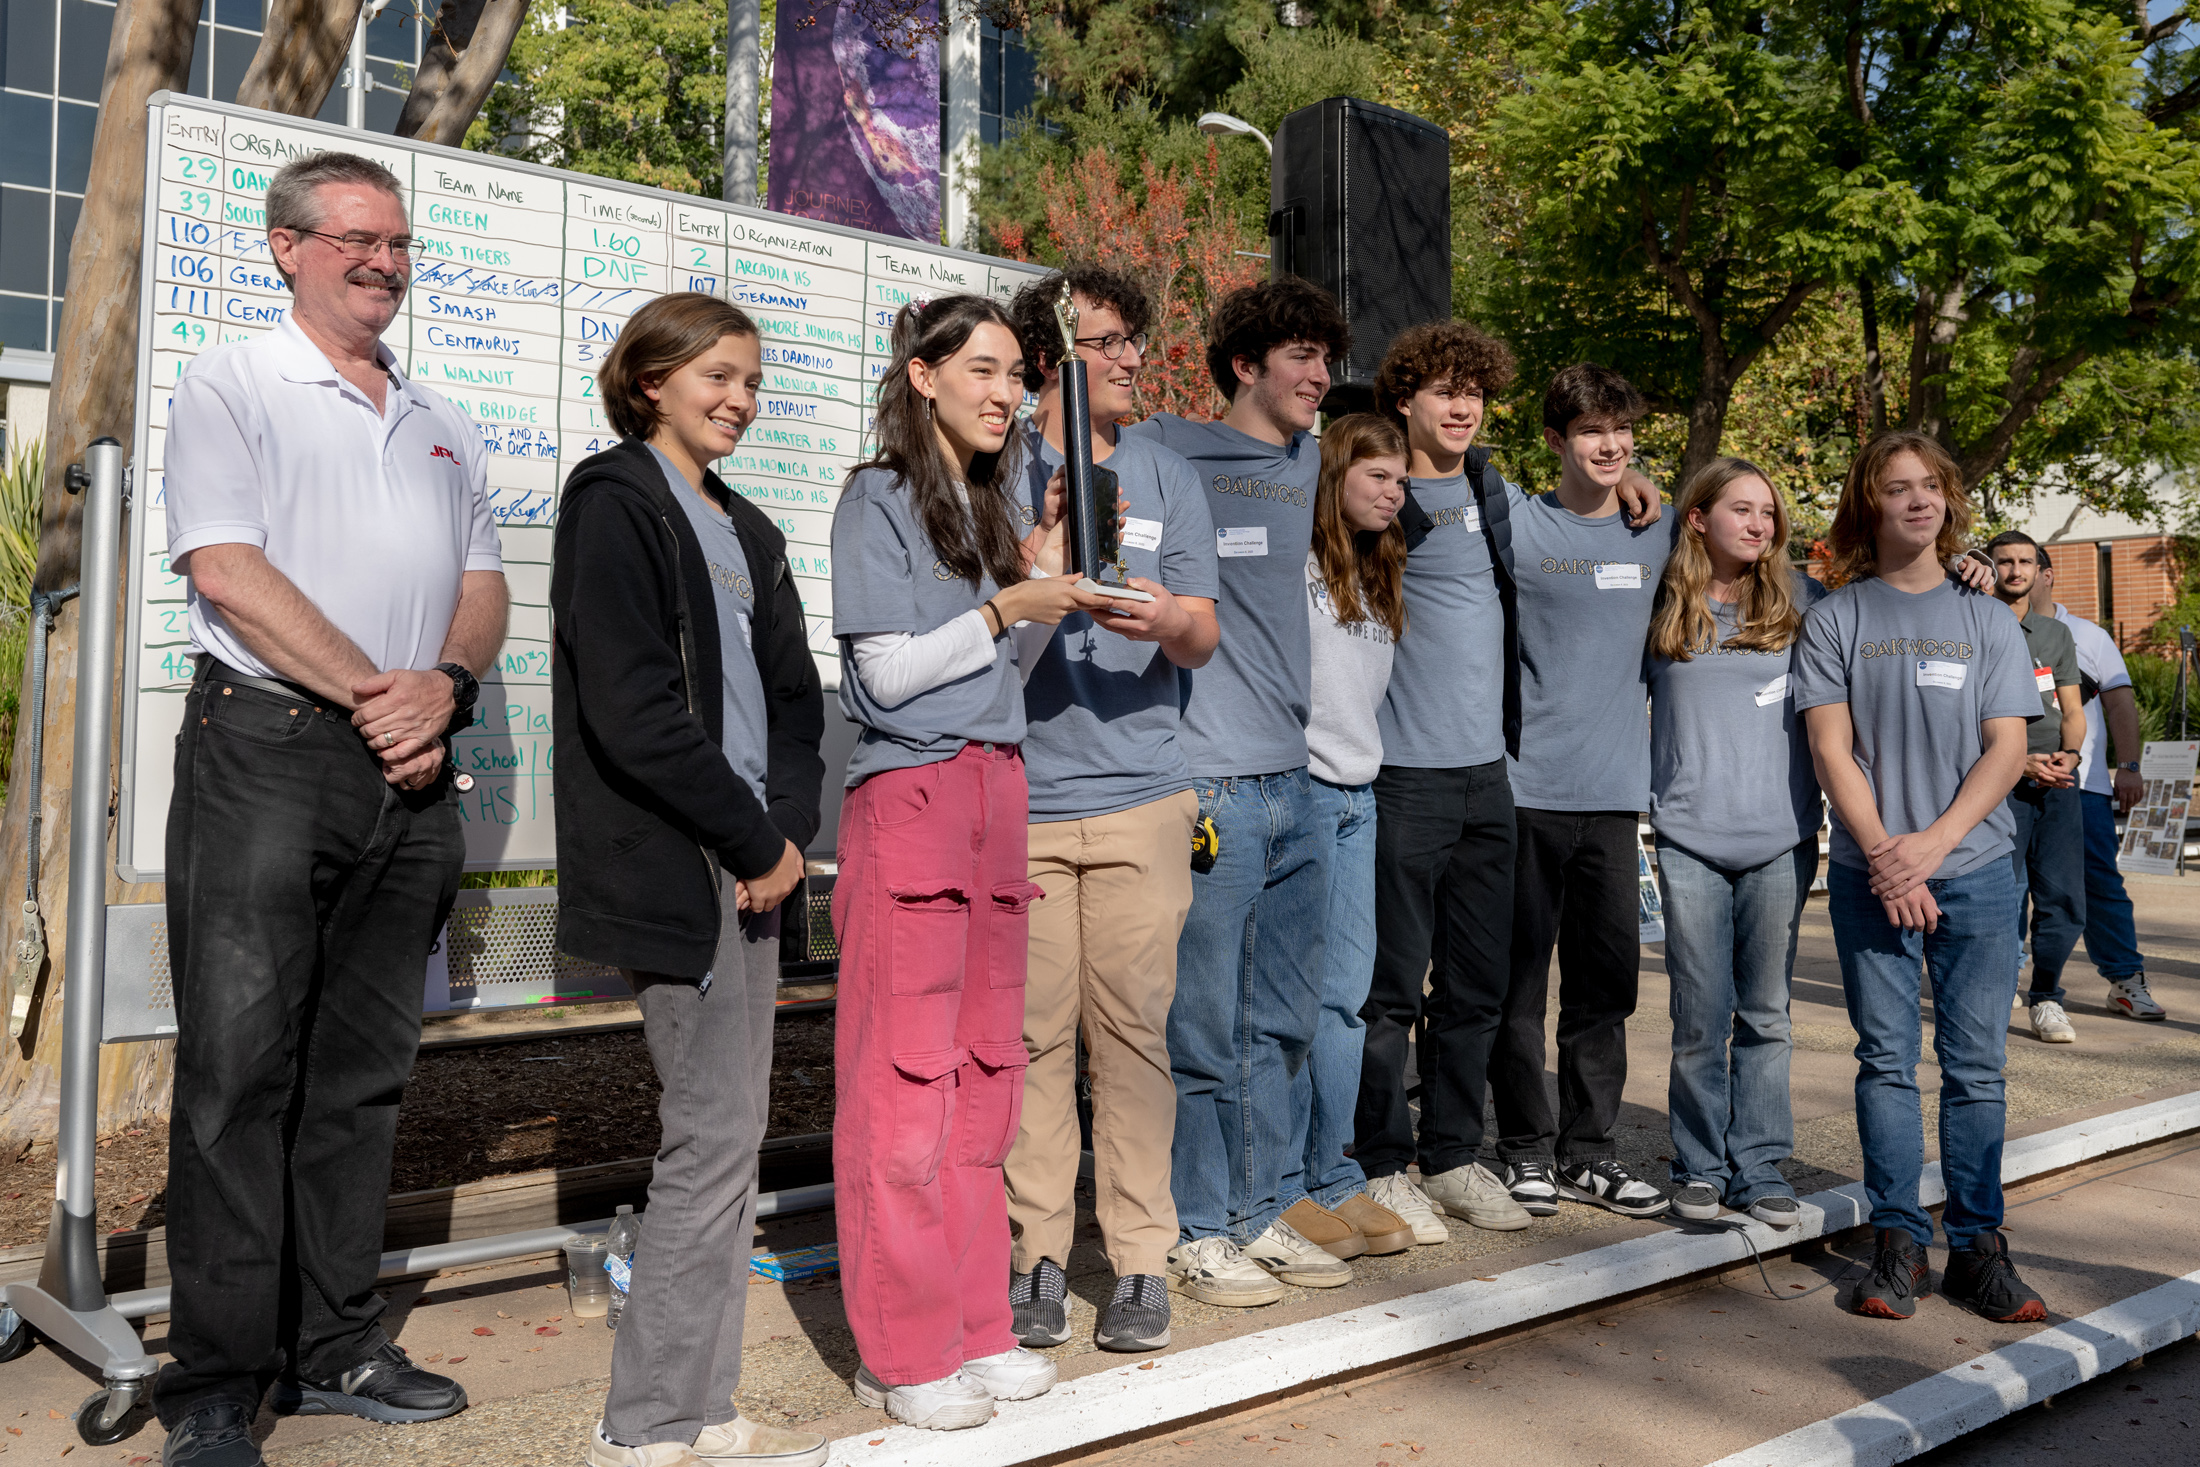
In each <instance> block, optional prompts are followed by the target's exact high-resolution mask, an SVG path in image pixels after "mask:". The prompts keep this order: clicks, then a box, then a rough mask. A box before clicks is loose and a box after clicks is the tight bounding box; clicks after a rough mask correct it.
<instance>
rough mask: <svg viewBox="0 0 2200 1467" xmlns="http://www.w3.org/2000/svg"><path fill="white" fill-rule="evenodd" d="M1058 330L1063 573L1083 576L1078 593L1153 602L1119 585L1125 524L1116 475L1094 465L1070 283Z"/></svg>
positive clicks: (1057, 308) (1059, 306)
mask: <svg viewBox="0 0 2200 1467" xmlns="http://www.w3.org/2000/svg"><path fill="white" fill-rule="evenodd" d="M1054 318H1055V320H1056V321H1057V322H1059V323H1060V324H1061V328H1062V425H1063V433H1062V453H1063V457H1064V459H1065V460H1066V462H1065V463H1064V465H1063V467H1064V469H1065V470H1066V472H1067V476H1068V480H1069V484H1068V504H1067V506H1066V507H1067V511H1068V519H1069V527H1068V528H1069V534H1068V545H1067V547H1066V548H1067V550H1068V563H1067V565H1066V566H1065V567H1064V569H1065V570H1066V571H1067V572H1068V573H1069V574H1071V575H1079V576H1082V577H1084V579H1083V580H1081V581H1079V582H1078V583H1077V589H1078V590H1080V591H1091V592H1096V593H1098V594H1099V595H1102V596H1110V597H1114V598H1115V599H1117V600H1119V601H1151V600H1153V597H1152V596H1151V595H1150V594H1148V593H1147V592H1145V591H1141V590H1138V589H1136V588H1135V587H1132V586H1128V585H1125V584H1123V583H1124V582H1125V581H1127V580H1128V579H1129V578H1130V577H1129V574H1128V572H1127V571H1125V569H1124V567H1123V539H1122V536H1123V521H1122V512H1121V511H1120V510H1119V509H1118V508H1117V505H1116V500H1117V485H1116V479H1115V475H1114V474H1113V473H1111V472H1109V471H1108V470H1107V469H1105V468H1102V467H1100V466H1099V465H1097V464H1095V463H1094V462H1093V461H1092V432H1091V427H1090V424H1091V422H1092V416H1091V413H1092V399H1091V397H1090V396H1089V388H1088V386H1087V383H1086V380H1085V359H1084V358H1083V357H1081V356H1079V355H1078V354H1077V306H1076V304H1075V303H1074V302H1072V301H1071V299H1070V294H1069V284H1068V282H1067V281H1064V282H1063V284H1062V294H1061V298H1060V299H1059V300H1057V301H1056V302H1055V303H1054Z"/></svg>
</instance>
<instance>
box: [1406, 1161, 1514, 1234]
mask: <svg viewBox="0 0 2200 1467" xmlns="http://www.w3.org/2000/svg"><path fill="white" fill-rule="evenodd" d="M1425 1185H1426V1186H1427V1188H1428V1196H1429V1200H1430V1201H1431V1202H1434V1203H1435V1204H1436V1205H1437V1206H1439V1207H1441V1208H1443V1209H1444V1211H1446V1212H1448V1213H1450V1214H1451V1215H1452V1216H1453V1217H1463V1218H1465V1219H1466V1220H1467V1221H1468V1222H1469V1223H1471V1224H1473V1225H1474V1226H1475V1227H1478V1228H1488V1229H1490V1230H1491V1231H1492V1232H1499V1233H1512V1232H1518V1231H1519V1230H1520V1229H1522V1228H1524V1227H1526V1226H1527V1225H1528V1224H1529V1223H1530V1222H1532V1221H1534V1219H1532V1218H1530V1217H1529V1216H1528V1209H1526V1208H1525V1207H1522V1206H1521V1205H1520V1204H1519V1203H1518V1202H1516V1201H1514V1200H1513V1195H1512V1193H1511V1192H1510V1191H1509V1190H1507V1188H1506V1186H1505V1184H1504V1183H1503V1182H1500V1181H1499V1180H1497V1173H1495V1172H1493V1171H1491V1170H1490V1169H1489V1168H1488V1167H1486V1166H1484V1165H1482V1163H1480V1162H1478V1161H1470V1162H1468V1163H1467V1164H1466V1165H1465V1166H1455V1167H1453V1168H1452V1169H1451V1170H1450V1171H1448V1172H1438V1173H1437V1174H1436V1175H1435V1176H1433V1177H1430V1178H1429V1179H1428V1181H1427V1183H1426V1184H1425Z"/></svg>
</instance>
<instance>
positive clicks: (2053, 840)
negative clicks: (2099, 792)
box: [2008, 779, 2085, 1003]
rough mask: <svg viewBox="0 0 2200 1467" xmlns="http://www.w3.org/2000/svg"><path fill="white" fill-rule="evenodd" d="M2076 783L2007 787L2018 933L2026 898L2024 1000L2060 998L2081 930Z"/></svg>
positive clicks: (2081, 810) (2081, 823) (2081, 819)
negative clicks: (2028, 975)
mask: <svg viewBox="0 0 2200 1467" xmlns="http://www.w3.org/2000/svg"><path fill="white" fill-rule="evenodd" d="M2082 798H2083V797H2082V796H2081V795H2080V794H2079V793H2078V791H2077V790H2075V789H2044V788H2042V787H2041V786H2039V785H2036V784H2034V783H2032V781H2031V780H2029V779H2020V780H2018V781H2017V787H2016V788H2015V789H2013V790H2011V791H2010V792H2009V799H2008V805H2009V813H2010V814H2012V815H2014V816H2015V817H2016V818H2017V839H2016V845H2015V846H2014V848H2013V849H2012V850H2011V851H2010V855H2009V867H2010V871H2011V873H2012V874H2013V875H2014V876H2015V877H2016V882H2017V890H2018V892H2019V893H2021V895H2020V896H2019V897H2018V907H2017V912H2018V916H2017V935H2018V936H2019V937H2020V938H2021V937H2024V936H2026V935H2027V934H2026V932H2025V926H2026V921H2025V917H2024V902H2025V900H2026V899H2027V898H2029V899H2030V902H2031V922H2030V926H2031V932H2030V934H2029V935H2030V937H2031V939H2032V985H2031V989H2030V991H2029V992H2028V993H2027V994H2026V995H2025V999H2026V1001H2027V1002H2028V1003H2045V1002H2047V1001H2048V1000H2050V999H2052V1000H2053V1001H2055V1002H2056V1003H2061V1002H2062V1000H2063V986H2062V972H2063V965H2064V964H2065V963H2067V962H2069V961H2070V954H2071V952H2072V951H2073V950H2075V949H2076V948H2077V946H2078V939H2079V938H2080V937H2082V936H2083V935H2084V934H2085V806H2084V805H2083V804H2081V803H2080V801H2081V800H2082Z"/></svg>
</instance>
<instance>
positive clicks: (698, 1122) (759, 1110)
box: [603, 876, 779, 1447]
mask: <svg viewBox="0 0 2200 1467" xmlns="http://www.w3.org/2000/svg"><path fill="white" fill-rule="evenodd" d="M720 899H721V900H722V901H723V903H724V904H725V913H726V924H725V927H724V929H723V931H721V932H720V934H719V938H718V956H717V959H716V961H715V962H714V963H713V964H712V966H711V983H710V988H709V991H708V992H698V991H697V989H698V987H699V985H698V984H697V983H696V981H695V980H694V979H692V978H669V977H666V976H664V975H663V974H658V973H637V972H629V973H628V974H627V975H626V976H627V981H628V983H630V984H632V985H633V988H634V993H635V997H636V1000H637V1001H638V1002H639V1003H640V1005H641V1010H642V1036H643V1038H644V1039H646V1040H647V1041H648V1043H649V1058H650V1061H651V1063H652V1064H654V1065H655V1066H656V1069H657V1079H658V1080H659V1082H660V1083H662V1084H663V1086H664V1098H663V1099H662V1100H661V1101H660V1102H659V1103H658V1107H657V1119H658V1122H659V1124H660V1126H661V1127H662V1129H663V1136H662V1139H661V1140H660V1141H659V1142H658V1146H657V1166H656V1170H655V1171H653V1172H652V1173H651V1174H650V1179H649V1208H648V1210H647V1211H646V1212H644V1213H643V1214H642V1237H641V1242H640V1243H639V1244H638V1245H637V1246H636V1248H635V1252H634V1276H633V1279H632V1286H631V1291H630V1292H629V1294H628V1296H627V1305H626V1309H625V1311H624V1312H623V1313H622V1314H621V1315H620V1317H619V1333H618V1336H617V1339H616V1342H615V1344H614V1345H613V1348H612V1351H611V1394H610V1397H609V1399H608V1400H606V1401H605V1403H604V1412H603V1419H604V1434H605V1435H606V1436H608V1437H610V1438H611V1439H612V1440H613V1441H614V1442H617V1443H619V1444H620V1445H622V1446H632V1447H640V1446H649V1445H651V1444H653V1443H656V1442H679V1443H681V1444H682V1445H684V1446H691V1445H693V1444H694V1441H695V1438H696V1436H697V1434H698V1433H700V1432H701V1431H702V1429H703V1428H704V1427H705V1426H715V1425H719V1424H721V1423H724V1422H727V1421H731V1420H732V1419H733V1418H734V1415H735V1412H734V1409H733V1391H734V1387H735V1386H736V1385H738V1384H739V1383H740V1380H741V1323H742V1312H743V1310H744V1309H745V1308H746V1306H747V1303H748V1277H749V1245H750V1238H751V1236H752V1230H753V1226H754V1215H755V1211H756V1152H757V1147H758V1146H759V1145H761V1144H762V1142H763V1140H764V1121H765V1116H766V1112H767V1110H768V1109H769V1105H770V1091H771V1069H772V1005H773V1004H774V1003H775V1002H776V1001H777V999H778V994H779V914H778V913H777V912H767V913H765V914H763V915H762V916H761V917H757V916H750V917H748V918H747V920H745V921H744V920H742V919H741V915H740V914H737V913H736V912H735V910H734V891H733V878H732V877H731V876H728V877H726V878H725V882H724V886H723V889H722V891H721V893H720Z"/></svg>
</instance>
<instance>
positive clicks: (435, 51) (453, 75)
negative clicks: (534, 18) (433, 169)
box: [397, 0, 527, 148]
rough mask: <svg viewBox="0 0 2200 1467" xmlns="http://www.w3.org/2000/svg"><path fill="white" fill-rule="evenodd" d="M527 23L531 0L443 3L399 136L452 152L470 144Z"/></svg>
mask: <svg viewBox="0 0 2200 1467" xmlns="http://www.w3.org/2000/svg"><path fill="white" fill-rule="evenodd" d="M526 18H527V0H443V9H442V10H441V12H439V13H438V14H437V16H436V18H435V29H434V30H433V31H431V32H429V34H428V45H427V49H426V50H425V51H423V52H422V53H421V57H420V74H419V75H418V76H416V77H414V78H413V85H412V91H411V92H410V93H408V94H407V95H406V97H405V110H404V111H403V112H402V113H400V114H399V115H398V119H397V135H398V136H399V137H401V138H418V139H419V140H420V141H421V142H424V143H441V144H443V145H444V146H445V147H447V148H455V147H457V146H458V145H459V144H460V143H463V142H464V141H466V129H467V128H468V127H469V126H471V125H472V123H473V120H474V114H476V113H477V112H479V111H480V110H481V104H482V103H483V102H484V101H486V100H488V96H489V89H490V88H491V87H493V86H495V85H496V80H497V74H498V73H499V72H501V71H503V70H504V60H505V58H506V57H507V56H509V55H511V54H512V40H513V38H514V37H516V36H517V35H518V34H519V28H520V23H521V22H522V21H523V20H525V19H526Z"/></svg>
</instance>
